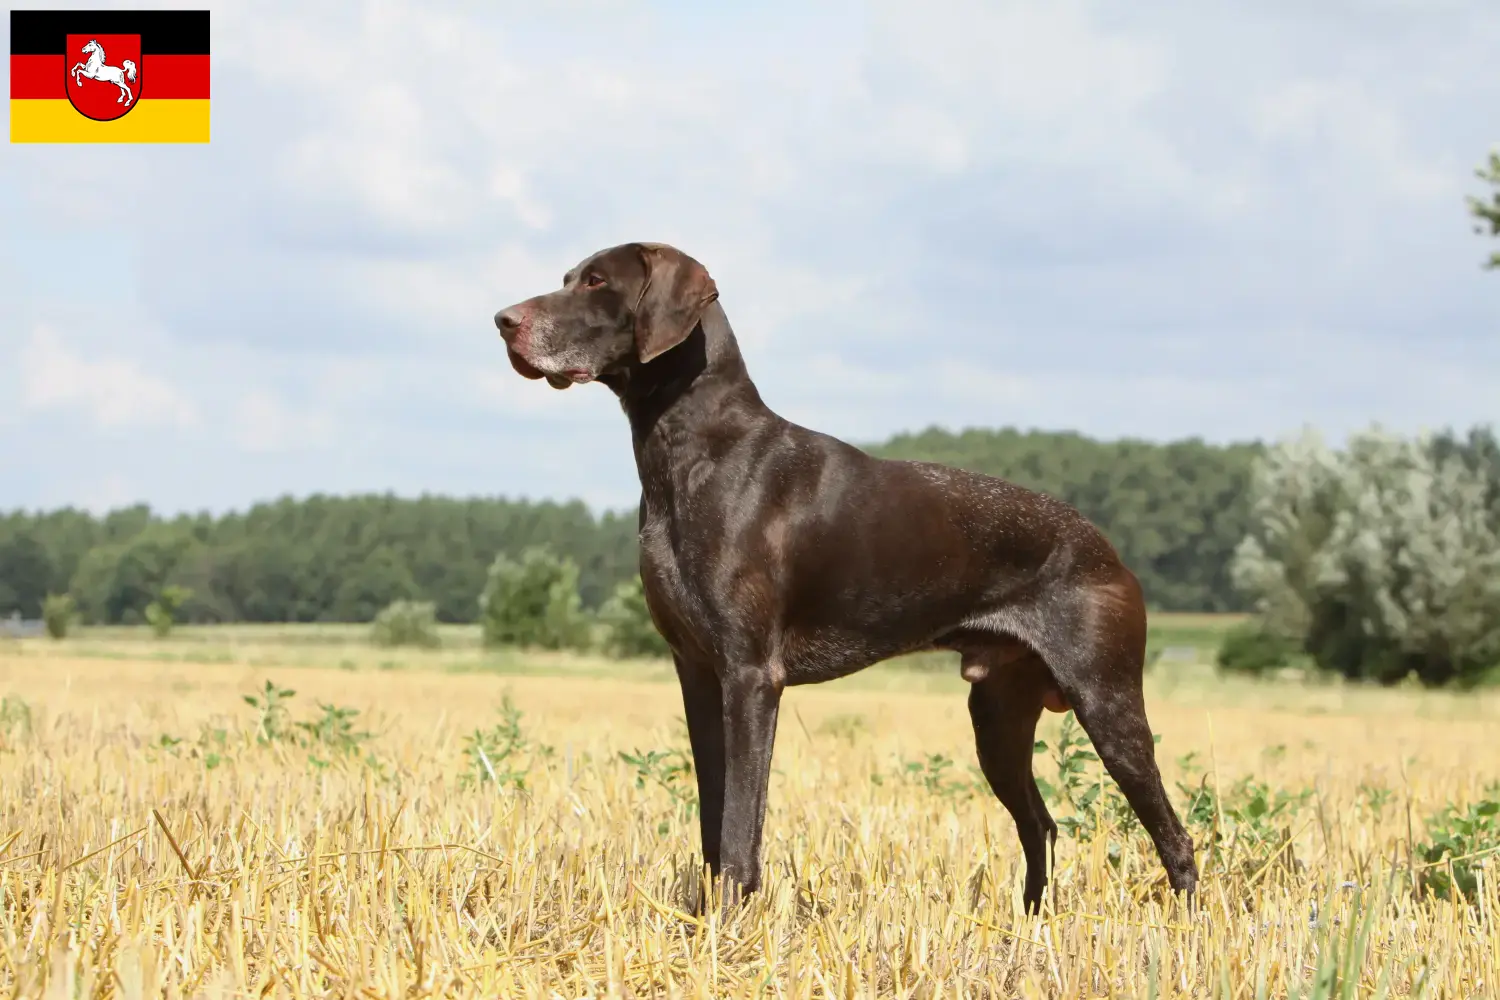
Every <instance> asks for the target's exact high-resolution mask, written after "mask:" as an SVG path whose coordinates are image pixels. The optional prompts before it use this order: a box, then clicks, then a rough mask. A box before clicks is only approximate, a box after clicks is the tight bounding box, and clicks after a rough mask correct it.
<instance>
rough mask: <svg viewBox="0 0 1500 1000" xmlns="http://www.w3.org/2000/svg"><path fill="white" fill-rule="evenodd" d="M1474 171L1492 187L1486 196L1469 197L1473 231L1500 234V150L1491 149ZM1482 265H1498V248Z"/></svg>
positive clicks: (1491, 234) (1487, 234)
mask: <svg viewBox="0 0 1500 1000" xmlns="http://www.w3.org/2000/svg"><path fill="white" fill-rule="evenodd" d="M1474 173H1475V175H1476V176H1477V177H1478V178H1479V179H1480V180H1482V181H1484V182H1485V183H1486V184H1488V185H1489V186H1490V187H1491V189H1492V190H1491V191H1490V193H1489V194H1488V195H1487V196H1486V197H1483V198H1474V197H1471V198H1469V214H1470V215H1472V216H1474V231H1475V232H1476V233H1479V234H1481V235H1486V236H1492V237H1493V236H1500V150H1492V151H1491V152H1490V158H1489V162H1488V163H1486V164H1485V165H1484V166H1482V167H1480V168H1479V169H1478V170H1476V171H1474ZM1486 230H1488V232H1486ZM1484 266H1485V267H1491V268H1495V267H1500V250H1496V251H1493V252H1492V253H1491V254H1490V257H1489V260H1487V261H1486V262H1485V265H1484Z"/></svg>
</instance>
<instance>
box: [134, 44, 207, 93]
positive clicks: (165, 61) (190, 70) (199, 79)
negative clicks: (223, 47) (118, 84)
mask: <svg viewBox="0 0 1500 1000" xmlns="http://www.w3.org/2000/svg"><path fill="white" fill-rule="evenodd" d="M141 62H142V63H144V64H145V65H144V66H142V67H141V97H143V98H145V99H146V100H148V101H159V100H173V99H175V100H179V101H206V100H208V56H155V55H152V54H150V53H149V52H148V53H146V54H145V55H143V56H142V57H141ZM147 74H150V75H149V76H148V75H147Z"/></svg>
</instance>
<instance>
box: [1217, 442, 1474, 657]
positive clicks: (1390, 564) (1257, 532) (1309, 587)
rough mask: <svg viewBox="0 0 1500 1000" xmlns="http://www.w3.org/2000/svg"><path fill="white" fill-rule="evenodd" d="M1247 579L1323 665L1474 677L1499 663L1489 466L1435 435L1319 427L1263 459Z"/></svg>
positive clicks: (1271, 619)
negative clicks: (1345, 436)
mask: <svg viewBox="0 0 1500 1000" xmlns="http://www.w3.org/2000/svg"><path fill="white" fill-rule="evenodd" d="M1254 483H1255V486H1254V494H1255V495H1254V499H1253V502H1252V511H1253V524H1252V531H1251V533H1250V535H1249V536H1248V537H1247V538H1246V539H1245V541H1244V543H1243V544H1242V545H1241V547H1240V549H1239V551H1238V552H1237V553H1236V557H1235V565H1234V572H1235V577H1236V579H1237V580H1238V581H1239V582H1240V584H1241V585H1242V586H1243V587H1244V588H1245V590H1246V592H1247V593H1248V594H1250V595H1251V596H1252V597H1253V599H1254V602H1255V606H1256V609H1257V610H1258V611H1259V613H1260V616H1261V620H1262V622H1263V624H1264V626H1265V627H1266V629H1267V630H1268V631H1269V632H1270V633H1271V634H1273V635H1278V636H1283V637H1295V638H1297V639H1298V640H1300V645H1301V646H1302V648H1303V649H1304V650H1305V651H1306V652H1307V653H1308V654H1309V655H1311V656H1312V658H1313V659H1314V661H1315V662H1316V663H1317V664H1318V665H1319V666H1320V667H1323V668H1324V669H1327V670H1333V671H1337V672H1338V673H1341V674H1344V675H1345V676H1348V677H1363V678H1369V679H1372V680H1378V681H1381V682H1384V683H1391V682H1394V681H1398V680H1401V679H1402V678H1404V677H1406V676H1408V675H1411V674H1415V675H1416V676H1417V677H1418V678H1420V679H1421V680H1422V681H1423V682H1424V683H1427V684H1433V685H1436V684H1444V683H1448V682H1450V681H1459V682H1465V683H1467V682H1473V681H1477V680H1478V679H1480V678H1481V677H1482V676H1483V675H1484V674H1485V673H1486V672H1487V671H1489V670H1491V669H1492V668H1494V667H1495V666H1496V665H1497V664H1500V523H1497V518H1496V516H1495V514H1494V511H1493V509H1492V507H1491V505H1490V491H1491V483H1490V481H1489V480H1488V478H1487V476H1486V475H1485V474H1484V473H1483V472H1482V471H1479V470H1477V469H1475V468H1473V467H1471V466H1470V465H1468V464H1466V463H1465V462H1464V461H1463V460H1462V459H1461V458H1459V457H1457V456H1455V455H1452V454H1444V453H1443V449H1442V448H1440V447H1438V446H1436V445H1435V443H1434V441H1433V440H1432V439H1430V438H1419V439H1414V440H1408V439H1402V438H1400V437H1397V436H1395V435H1393V434H1389V433H1386V432H1383V431H1381V430H1380V429H1379V428H1374V429H1371V430H1369V431H1366V432H1364V433H1362V434H1357V435H1353V436H1351V438H1350V439H1349V442H1348V444H1347V446H1346V448H1345V449H1344V450H1343V451H1342V452H1336V451H1334V450H1332V449H1330V448H1328V447H1327V446H1326V445H1325V444H1324V443H1323V442H1322V440H1321V439H1320V438H1319V437H1318V436H1317V435H1314V434H1310V433H1309V434H1304V435H1303V436H1302V437H1300V438H1298V439H1295V440H1291V441H1287V442H1284V443H1282V444H1281V445H1279V446H1277V447H1276V448H1273V449H1271V451H1270V452H1269V453H1268V455H1267V456H1266V458H1265V459H1264V461H1262V462H1261V463H1260V465H1259V466H1258V468H1257V469H1256V474H1255V479H1254Z"/></svg>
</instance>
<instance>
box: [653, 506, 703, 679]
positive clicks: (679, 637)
mask: <svg viewBox="0 0 1500 1000" xmlns="http://www.w3.org/2000/svg"><path fill="white" fill-rule="evenodd" d="M640 551H641V582H642V584H643V585H644V588H645V593H646V606H647V608H648V609H649V610H650V611H651V619H652V621H654V622H655V623H656V627H657V630H658V631H660V632H661V634H662V637H663V638H664V639H666V640H667V643H668V645H670V646H671V647H672V649H673V650H674V651H675V652H677V653H678V654H682V655H693V654H694V653H702V652H706V651H707V648H708V647H710V646H711V644H710V643H707V642H705V641H704V640H703V639H701V638H700V637H698V636H697V635H696V634H695V632H696V628H695V624H696V623H701V622H702V620H703V615H702V613H701V611H702V608H701V607H700V605H701V602H700V601H699V600H697V599H696V598H695V597H694V594H693V590H692V586H691V584H690V582H689V581H688V580H687V579H685V578H684V575H683V572H682V566H681V562H680V560H679V558H678V554H677V552H676V551H675V549H674V547H673V545H672V538H671V530H670V527H669V525H668V524H667V522H666V521H665V520H664V519H658V520H650V521H646V522H645V523H643V524H642V525H641V529H640Z"/></svg>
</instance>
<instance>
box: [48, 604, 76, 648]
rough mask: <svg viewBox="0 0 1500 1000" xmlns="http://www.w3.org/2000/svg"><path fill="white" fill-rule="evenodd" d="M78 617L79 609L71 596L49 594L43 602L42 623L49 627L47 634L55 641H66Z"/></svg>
mask: <svg viewBox="0 0 1500 1000" xmlns="http://www.w3.org/2000/svg"><path fill="white" fill-rule="evenodd" d="M77 616H78V608H77V606H76V605H75V604H74V603H73V596H72V595H71V594H48V595H47V597H46V599H45V600H44V601H42V621H43V622H44V623H45V624H46V626H47V634H48V635H50V636H51V637H52V638H54V639H66V638H67V637H68V630H69V629H71V628H72V627H73V619H74V618H76V617H77Z"/></svg>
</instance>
